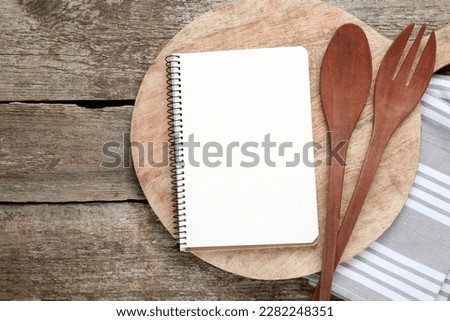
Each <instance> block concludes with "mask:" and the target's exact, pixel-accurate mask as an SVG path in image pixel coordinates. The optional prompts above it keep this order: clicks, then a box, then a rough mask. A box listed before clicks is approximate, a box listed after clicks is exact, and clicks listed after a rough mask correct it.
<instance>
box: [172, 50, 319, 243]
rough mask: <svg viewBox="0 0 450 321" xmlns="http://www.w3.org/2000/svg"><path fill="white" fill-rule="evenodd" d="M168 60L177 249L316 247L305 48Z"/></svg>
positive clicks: (185, 55) (183, 55)
mask: <svg viewBox="0 0 450 321" xmlns="http://www.w3.org/2000/svg"><path fill="white" fill-rule="evenodd" d="M166 60H167V72H168V85H169V86H168V91H169V93H168V95H169V99H168V100H169V119H170V121H169V125H170V128H169V136H170V140H171V164H172V173H173V175H172V178H173V182H172V183H173V189H174V207H175V212H176V213H175V214H176V217H177V221H178V225H179V226H178V228H179V239H180V249H181V250H182V251H190V250H206V249H228V248H255V247H258V248H259V247H274V246H294V245H311V244H314V243H315V241H316V240H317V237H318V218H317V200H316V185H315V169H314V165H313V163H314V155H313V147H312V142H313V137H312V119H311V101H310V86H309V68H308V54H307V51H306V50H305V49H304V48H303V47H282V48H267V49H246V50H232V51H217V52H200V53H175V54H173V55H171V56H168V57H167V59H166Z"/></svg>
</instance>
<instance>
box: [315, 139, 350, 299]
mask: <svg viewBox="0 0 450 321" xmlns="http://www.w3.org/2000/svg"><path fill="white" fill-rule="evenodd" d="M330 134H331V133H330ZM330 140H331V149H333V148H335V147H337V146H338V144H341V142H344V143H345V145H343V146H342V148H341V150H340V154H339V155H336V156H340V157H334V155H330V161H331V164H330V168H329V172H328V176H329V183H328V201H327V202H328V203H327V217H326V222H325V241H324V247H323V259H322V273H321V286H320V287H319V286H318V287H317V288H316V292H318V293H314V294H313V299H315V300H317V299H318V300H329V298H330V295H331V284H332V281H333V272H334V262H335V255H336V244H337V235H338V230H339V216H340V211H341V199H342V188H343V184H344V173H345V163H344V164H343V162H345V159H346V157H347V150H348V139H346V140H344V139H337V137H336V138H335V135H333V134H331V139H330ZM316 296H317V298H316Z"/></svg>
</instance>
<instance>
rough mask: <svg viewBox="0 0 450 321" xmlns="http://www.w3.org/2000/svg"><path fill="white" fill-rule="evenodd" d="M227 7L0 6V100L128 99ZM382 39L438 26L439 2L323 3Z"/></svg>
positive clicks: (208, 3)
mask: <svg viewBox="0 0 450 321" xmlns="http://www.w3.org/2000/svg"><path fill="white" fill-rule="evenodd" d="M226 2H227V1H226V0H197V1H182V0H166V1H159V0H148V1H147V0H145V1H144V0H139V1H131V0H117V1H100V0H97V1H76V0H61V1H47V0H33V1H30V0H3V1H1V2H0V17H1V19H0V29H1V30H2V33H1V34H0V70H1V72H0V101H29V100H32V101H36V100H39V101H41V100H83V99H87V100H92V99H102V100H111V99H134V98H135V97H136V94H137V91H138V88H139V84H140V82H141V80H142V77H143V76H144V75H145V70H146V69H147V67H148V66H149V65H150V64H151V63H152V62H153V60H154V58H155V57H156V55H157V53H158V52H159V50H160V49H161V47H162V46H163V45H165V44H166V43H167V42H168V41H169V40H170V39H171V38H172V37H173V36H174V35H175V34H176V33H177V32H178V31H179V30H180V29H181V28H182V27H184V26H185V25H187V24H188V23H189V22H191V21H192V20H194V18H196V17H198V16H199V15H200V14H202V13H205V12H206V11H208V10H209V9H211V8H214V7H217V6H218V5H219V4H222V3H226ZM327 2H329V3H331V4H334V5H336V6H338V7H340V8H343V9H344V10H346V11H348V12H349V13H351V14H353V15H355V16H356V17H358V18H359V19H361V20H362V21H364V22H366V23H367V24H368V25H370V26H371V27H373V28H374V29H375V30H377V31H379V32H380V33H381V34H382V35H384V36H387V37H391V38H392V37H394V36H395V34H396V33H397V30H400V29H402V28H403V27H404V26H406V25H407V24H409V23H410V22H411V21H417V22H418V23H422V22H424V23H428V24H430V26H431V27H432V28H435V29H438V28H441V27H443V26H444V25H445V24H447V23H448V21H449V20H450V10H449V6H448V2H447V1H446V0H429V1H422V2H417V1H414V0H406V1H397V0H381V1H368V0H366V1H358V0H328V1H327Z"/></svg>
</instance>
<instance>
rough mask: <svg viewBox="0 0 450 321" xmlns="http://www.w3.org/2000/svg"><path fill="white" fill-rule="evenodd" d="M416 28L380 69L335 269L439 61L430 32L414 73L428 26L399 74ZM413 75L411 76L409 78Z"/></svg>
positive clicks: (389, 53)
mask: <svg viewBox="0 0 450 321" xmlns="http://www.w3.org/2000/svg"><path fill="white" fill-rule="evenodd" d="M413 29H414V24H410V25H409V26H408V27H406V28H405V29H404V30H403V31H402V32H401V33H400V34H399V35H398V37H397V38H396V39H395V40H394V42H393V43H392V45H391V46H390V47H389V49H388V51H387V52H386V54H385V56H384V57H383V60H382V62H381V65H380V68H379V70H378V75H377V80H376V83H375V96H374V106H375V107H374V108H375V111H374V126H373V130H372V137H371V140H370V144H369V148H368V150H367V154H366V158H365V160H364V164H363V166H362V169H361V173H360V176H359V178H358V182H357V183H356V187H355V190H354V192H353V196H352V198H351V200H350V204H349V206H348V208H347V212H346V215H345V217H344V219H343V222H342V224H341V227H340V229H339V233H338V239H337V247H336V254H335V268H336V266H337V265H338V264H339V261H340V259H341V257H342V254H343V252H344V250H345V247H346V245H347V243H348V240H349V238H350V235H351V233H352V231H353V228H354V226H355V224H356V221H357V219H358V216H359V213H360V212H361V209H362V207H363V204H364V201H365V199H366V197H367V194H368V193H369V189H370V186H371V184H372V181H373V178H374V176H375V173H376V169H377V167H378V164H379V162H380V160H381V157H382V155H383V152H384V150H385V148H386V145H387V143H388V141H389V139H390V138H391V136H392V134H393V133H394V132H395V130H396V129H397V128H398V127H399V126H400V124H401V123H402V121H403V120H404V119H405V118H406V116H407V115H408V114H409V113H410V112H411V111H412V110H413V109H414V107H415V106H416V105H417V104H418V102H419V100H420V99H421V97H422V96H423V94H424V92H425V90H426V88H427V86H428V83H429V81H430V79H431V76H432V74H433V70H434V64H435V60H436V36H435V33H434V32H432V33H431V35H430V37H429V39H428V42H427V44H426V46H425V48H424V50H423V52H422V54H421V57H420V59H419V62H418V63H417V66H416V68H415V70H412V68H413V63H414V61H415V57H416V55H417V52H418V49H419V47H420V43H421V40H422V37H423V34H424V32H425V29H426V26H425V25H423V26H422V27H421V28H420V31H419V33H418V35H417V37H416V39H415V41H414V43H413V44H412V46H411V49H410V50H409V52H408V54H407V56H406V58H405V59H404V62H403V64H402V65H401V67H400V69H399V71H398V73H397V74H396V70H397V69H398V68H397V67H398V65H399V63H400V59H401V57H402V54H403V51H404V50H405V47H406V44H407V43H408V39H409V37H410V35H411V32H412V30H413ZM411 73H412V76H410V75H411ZM330 282H331V280H330ZM318 289H320V282H319V284H318V285H317V287H316V291H315V292H314V294H313V296H312V299H313V300H317V298H318V297H319V293H318V292H319V290H318ZM328 299H329V298H328Z"/></svg>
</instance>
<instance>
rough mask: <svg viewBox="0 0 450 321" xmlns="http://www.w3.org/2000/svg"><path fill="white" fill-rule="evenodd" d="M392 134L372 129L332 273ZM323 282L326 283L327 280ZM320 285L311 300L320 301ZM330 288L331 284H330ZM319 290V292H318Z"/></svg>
mask: <svg viewBox="0 0 450 321" xmlns="http://www.w3.org/2000/svg"><path fill="white" fill-rule="evenodd" d="M391 134H392V133H386V132H384V131H382V130H377V128H376V127H375V128H374V132H373V135H372V138H371V140H370V144H369V148H368V150H367V153H366V158H365V160H364V164H363V166H362V169H361V173H360V175H359V178H358V182H357V183H356V187H355V190H354V192H353V195H352V198H351V200H350V203H349V205H348V208H347V212H346V214H345V216H344V219H343V221H342V224H341V227H340V229H339V233H338V235H337V243H336V252H335V253H334V259H335V261H334V267H333V269H332V270H333V272H334V270H335V269H336V267H337V265H338V264H339V261H340V259H341V257H342V254H343V253H344V250H345V247H346V246H347V243H348V241H349V239H350V236H351V234H352V231H353V228H354V227H355V224H356V221H357V220H358V216H359V214H360V212H361V209H362V207H363V205H364V201H365V199H366V197H367V195H368V194H369V190H370V186H371V185H372V182H373V179H374V177H375V174H376V171H377V167H378V164H379V163H380V160H381V157H382V156H383V152H384V150H385V148H386V145H387V142H388V141H389V138H390V136H391ZM324 281H326V282H328V279H325V280H324ZM322 287H323V285H322V278H321V279H320V280H319V283H318V284H317V287H316V290H315V292H314V294H313V296H312V297H311V300H318V299H320V297H321V295H320V291H321V288H322ZM330 287H331V284H330ZM318 289H319V290H318Z"/></svg>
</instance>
